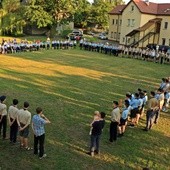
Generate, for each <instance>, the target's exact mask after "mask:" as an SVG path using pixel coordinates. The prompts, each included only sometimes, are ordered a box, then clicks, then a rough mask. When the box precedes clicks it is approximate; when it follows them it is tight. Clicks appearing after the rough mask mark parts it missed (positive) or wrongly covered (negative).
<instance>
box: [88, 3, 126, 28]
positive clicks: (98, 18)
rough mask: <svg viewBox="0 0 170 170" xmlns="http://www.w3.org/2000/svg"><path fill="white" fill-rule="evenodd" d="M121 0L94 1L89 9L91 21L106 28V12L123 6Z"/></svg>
mask: <svg viewBox="0 0 170 170" xmlns="http://www.w3.org/2000/svg"><path fill="white" fill-rule="evenodd" d="M123 3H124V2H123V1H122V0H94V3H93V4H92V8H91V15H92V16H91V19H92V22H93V23H95V24H96V25H99V26H100V27H102V28H105V27H107V26H108V12H109V11H110V10H111V9H112V8H113V7H115V6H117V5H120V4H123Z"/></svg>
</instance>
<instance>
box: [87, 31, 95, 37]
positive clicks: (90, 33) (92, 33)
mask: <svg viewBox="0 0 170 170" xmlns="http://www.w3.org/2000/svg"><path fill="white" fill-rule="evenodd" d="M87 34H88V35H92V36H94V34H95V33H94V32H92V31H89V32H87Z"/></svg>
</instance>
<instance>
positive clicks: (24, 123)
mask: <svg viewBox="0 0 170 170" xmlns="http://www.w3.org/2000/svg"><path fill="white" fill-rule="evenodd" d="M5 102H6V96H1V97H0V136H1V132H2V139H3V140H7V139H9V140H10V143H11V144H12V145H14V144H17V135H18V131H19V137H20V139H19V141H20V142H19V143H20V148H21V149H25V150H28V151H29V150H32V149H34V154H35V155H39V159H42V158H44V157H46V154H45V152H44V140H45V130H44V125H45V124H47V123H50V121H49V119H48V118H47V117H45V115H44V114H43V110H42V108H40V107H37V109H36V113H37V114H35V115H34V116H33V117H32V130H33V133H34V148H32V147H30V146H29V145H28V136H29V130H30V124H31V113H30V112H29V111H28V109H29V103H28V102H24V106H23V108H22V109H18V108H17V105H18V100H17V99H13V104H12V105H11V106H10V107H9V109H8V111H7V106H6V104H5ZM7 121H8V122H9V123H8V124H9V127H10V135H9V136H10V137H9V138H8V137H7V135H6V133H7ZM38 146H39V147H38Z"/></svg>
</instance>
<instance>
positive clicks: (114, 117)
mask: <svg viewBox="0 0 170 170" xmlns="http://www.w3.org/2000/svg"><path fill="white" fill-rule="evenodd" d="M118 105H119V104H118V102H117V101H113V111H112V112H111V123H110V139H109V141H110V142H113V141H116V140H117V130H118V124H119V122H120V109H119V107H118Z"/></svg>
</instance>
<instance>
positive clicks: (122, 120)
mask: <svg viewBox="0 0 170 170" xmlns="http://www.w3.org/2000/svg"><path fill="white" fill-rule="evenodd" d="M124 105H125V108H124V109H123V112H122V115H121V118H120V124H119V137H122V136H123V135H124V133H125V128H126V125H127V120H128V115H129V106H130V104H129V101H128V100H125V103H124Z"/></svg>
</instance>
